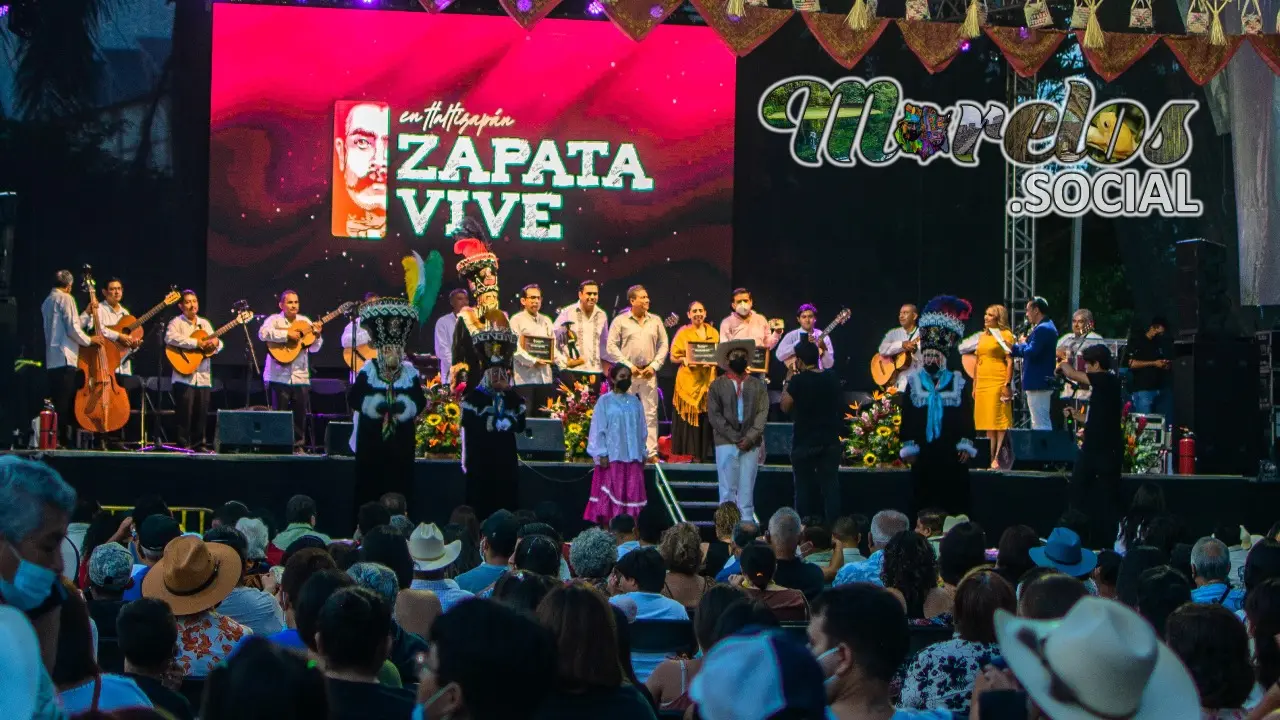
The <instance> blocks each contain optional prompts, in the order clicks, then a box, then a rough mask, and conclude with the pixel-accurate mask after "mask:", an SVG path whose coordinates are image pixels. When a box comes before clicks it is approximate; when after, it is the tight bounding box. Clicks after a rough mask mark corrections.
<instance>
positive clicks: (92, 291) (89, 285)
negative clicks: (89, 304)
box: [80, 265, 98, 297]
mask: <svg viewBox="0 0 1280 720" xmlns="http://www.w3.org/2000/svg"><path fill="white" fill-rule="evenodd" d="M97 288H98V284H97V282H95V281H94V279H93V267H91V266H89V265H85V266H84V267H82V268H81V269H80V289H81V290H84V291H85V292H87V293H89V295H90V297H96V296H97V292H96V291H97Z"/></svg>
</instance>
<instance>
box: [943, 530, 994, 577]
mask: <svg viewBox="0 0 1280 720" xmlns="http://www.w3.org/2000/svg"><path fill="white" fill-rule="evenodd" d="M937 550H938V574H939V575H940V576H941V577H942V586H943V587H944V588H945V589H946V590H947V592H950V593H952V594H954V593H955V591H956V586H957V585H958V584H959V583H960V580H961V579H962V578H964V576H965V575H967V574H968V573H969V571H970V570H972V569H974V568H976V567H978V566H980V565H986V564H987V536H986V533H984V532H982V527H981V526H980V525H978V524H977V523H975V522H966V523H960V524H959V525H956V526H955V527H953V528H951V532H948V533H947V534H946V535H944V536H943V537H942V541H941V542H939V543H938V546H937Z"/></svg>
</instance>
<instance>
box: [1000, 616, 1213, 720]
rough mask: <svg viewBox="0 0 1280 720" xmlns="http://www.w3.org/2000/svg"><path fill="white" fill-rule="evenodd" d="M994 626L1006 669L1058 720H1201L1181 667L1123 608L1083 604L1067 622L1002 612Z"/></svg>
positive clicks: (1142, 622)
mask: <svg viewBox="0 0 1280 720" xmlns="http://www.w3.org/2000/svg"><path fill="white" fill-rule="evenodd" d="M995 624H996V638H997V640H999V642H1000V652H1001V654H1002V655H1003V656H1004V659H1005V662H1006V663H1008V665H1009V669H1010V670H1012V671H1013V674H1014V675H1015V676H1017V678H1018V682H1019V683H1021V684H1022V687H1023V689H1025V690H1026V691H1027V694H1028V695H1030V696H1031V700H1032V701H1033V702H1035V704H1036V705H1037V706H1039V707H1040V709H1041V710H1043V711H1044V713H1045V715H1047V716H1048V717H1051V718H1053V720H1113V719H1114V718H1126V720H1199V718H1200V697H1199V694H1198V693H1197V692H1196V686H1195V683H1194V682H1193V681H1192V680H1191V675H1190V674H1189V673H1188V672H1187V669H1186V667H1185V666H1183V664H1182V661H1181V660H1179V659H1178V656H1177V655H1175V654H1174V653H1173V651H1172V650H1170V649H1169V648H1168V646H1166V645H1165V644H1164V643H1162V642H1160V640H1159V638H1157V637H1156V633H1155V630H1153V629H1152V627H1151V625H1150V624H1149V623H1148V622H1147V621H1146V620H1145V619H1143V617H1142V616H1141V615H1139V614H1138V613H1136V612H1134V611H1133V610H1131V609H1129V608H1128V607H1126V606H1124V605H1122V604H1120V603H1118V602H1115V601H1113V600H1104V599H1102V598H1097V597H1086V598H1083V599H1081V600H1080V601H1079V602H1077V603H1076V604H1075V606H1074V607H1072V608H1071V611H1070V612H1068V613H1067V616H1066V617H1065V618H1063V619H1062V620H1027V619H1025V618H1020V617H1015V616H1014V615H1012V614H1011V613H1009V612H1007V611H1004V610H997V611H996V617H995Z"/></svg>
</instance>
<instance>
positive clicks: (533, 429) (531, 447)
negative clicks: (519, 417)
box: [516, 418, 564, 459]
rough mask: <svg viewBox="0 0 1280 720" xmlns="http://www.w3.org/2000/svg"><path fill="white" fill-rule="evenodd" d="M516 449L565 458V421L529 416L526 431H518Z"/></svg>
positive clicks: (526, 421)
mask: <svg viewBox="0 0 1280 720" xmlns="http://www.w3.org/2000/svg"><path fill="white" fill-rule="evenodd" d="M516 450H517V451H519V452H522V453H538V454H539V455H541V454H544V453H545V454H547V455H552V454H554V455H555V457H556V459H563V458H564V423H562V422H561V421H559V420H556V419H554V418H529V419H527V420H525V431H524V432H522V433H516Z"/></svg>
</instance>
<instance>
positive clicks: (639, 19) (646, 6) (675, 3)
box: [600, 0, 680, 42]
mask: <svg viewBox="0 0 1280 720" xmlns="http://www.w3.org/2000/svg"><path fill="white" fill-rule="evenodd" d="M600 4H601V5H603V6H604V14H605V15H607V16H609V19H610V20H612V21H613V24H614V26H615V27H617V28H618V29H619V30H621V31H622V32H623V34H624V35H626V36H627V37H629V38H631V39H632V40H634V41H636V42H640V41H641V40H643V39H644V38H645V36H646V35H648V34H649V33H650V32H652V31H653V29H654V28H656V27H658V26H659V25H661V24H662V21H663V20H666V19H667V16H669V15H670V14H671V13H673V12H675V11H676V8H678V7H680V0H607V1H605V2H601V3H600Z"/></svg>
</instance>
